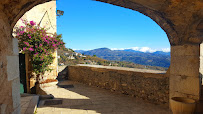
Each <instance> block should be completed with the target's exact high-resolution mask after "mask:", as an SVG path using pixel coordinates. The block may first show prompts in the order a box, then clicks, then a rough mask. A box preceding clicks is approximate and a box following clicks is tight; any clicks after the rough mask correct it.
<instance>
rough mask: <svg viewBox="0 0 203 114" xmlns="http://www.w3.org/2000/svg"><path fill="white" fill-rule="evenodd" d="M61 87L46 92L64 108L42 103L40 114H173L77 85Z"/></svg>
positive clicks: (94, 88) (50, 88)
mask: <svg viewBox="0 0 203 114" xmlns="http://www.w3.org/2000/svg"><path fill="white" fill-rule="evenodd" d="M62 85H69V86H62ZM71 85H73V86H74V87H72V86H71ZM59 86H60V87H58V86H52V87H46V88H45V89H44V91H46V92H47V93H49V94H52V95H54V97H55V99H60V100H62V104H59V105H48V106H45V105H44V101H41V102H40V104H39V107H38V108H37V114H171V111H170V110H169V109H168V108H167V107H164V106H159V105H154V104H150V103H146V101H142V100H138V99H136V98H133V97H130V96H127V95H121V94H117V93H115V92H111V91H108V90H104V89H100V88H96V87H90V86H87V85H83V84H80V83H77V82H71V81H63V82H60V84H59Z"/></svg>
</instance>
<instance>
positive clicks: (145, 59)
mask: <svg viewBox="0 0 203 114" xmlns="http://www.w3.org/2000/svg"><path fill="white" fill-rule="evenodd" d="M75 52H78V53H82V54H85V55H91V56H93V55H96V56H97V57H100V58H102V59H107V60H116V61H127V62H133V63H136V64H142V65H150V66H160V67H169V66H170V52H163V51H156V52H153V53H149V52H141V51H137V50H133V49H124V50H111V49H108V48H99V49H94V50H88V51H85V50H75Z"/></svg>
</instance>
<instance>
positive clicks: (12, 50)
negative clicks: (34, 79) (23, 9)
mask: <svg viewBox="0 0 203 114" xmlns="http://www.w3.org/2000/svg"><path fill="white" fill-rule="evenodd" d="M11 30H12V29H11V28H10V24H9V22H8V20H7V18H6V15H4V13H2V12H0V113H1V114H11V113H12V114H20V80H19V57H18V53H19V52H18V40H17V39H14V38H12V36H11Z"/></svg>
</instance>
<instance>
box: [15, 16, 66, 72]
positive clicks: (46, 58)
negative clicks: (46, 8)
mask: <svg viewBox="0 0 203 114" xmlns="http://www.w3.org/2000/svg"><path fill="white" fill-rule="evenodd" d="M22 21H23V23H24V24H25V26H21V27H17V29H16V32H15V36H16V38H18V41H19V48H20V50H22V53H27V52H28V53H29V55H30V57H31V59H32V68H33V72H34V73H36V74H44V73H45V71H51V70H52V69H50V68H49V67H48V65H50V64H52V63H53V59H54V57H53V56H52V53H53V51H54V50H56V49H58V48H62V47H64V44H65V43H64V42H63V40H62V39H61V37H62V36H61V35H56V34H48V33H47V31H46V29H45V28H42V27H40V26H39V25H36V23H35V22H34V21H30V22H27V21H26V20H22Z"/></svg>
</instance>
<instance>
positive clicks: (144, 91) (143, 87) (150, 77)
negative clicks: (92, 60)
mask: <svg viewBox="0 0 203 114" xmlns="http://www.w3.org/2000/svg"><path fill="white" fill-rule="evenodd" d="M67 75H68V79H69V80H73V81H78V82H81V83H84V84H88V85H92V86H97V87H100V88H104V89H108V90H112V91H115V92H119V93H123V94H126V95H130V96H133V97H136V98H141V99H143V100H146V101H149V102H152V103H155V104H165V105H168V101H169V77H168V76H167V75H166V74H165V73H162V74H157V73H146V72H138V71H133V70H127V69H125V70H123V69H119V68H117V69H116V68H115V67H114V68H110V67H106V68H105V67H91V66H84V65H83V66H78V65H76V66H68V72H67ZM98 94H99V93H98Z"/></svg>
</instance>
